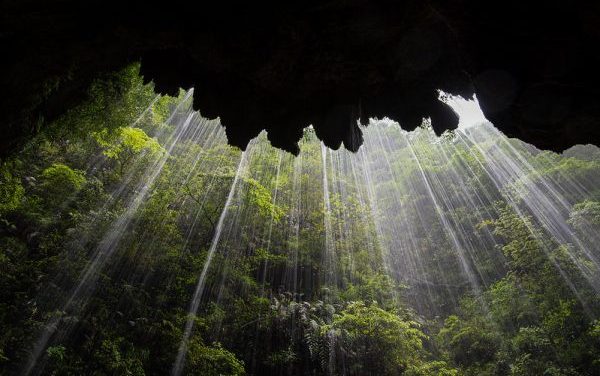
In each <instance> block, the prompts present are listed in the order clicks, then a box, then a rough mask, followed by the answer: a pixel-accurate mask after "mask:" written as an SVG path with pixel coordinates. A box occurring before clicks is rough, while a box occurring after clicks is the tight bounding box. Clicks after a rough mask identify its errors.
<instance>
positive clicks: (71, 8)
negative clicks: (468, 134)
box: [0, 0, 600, 155]
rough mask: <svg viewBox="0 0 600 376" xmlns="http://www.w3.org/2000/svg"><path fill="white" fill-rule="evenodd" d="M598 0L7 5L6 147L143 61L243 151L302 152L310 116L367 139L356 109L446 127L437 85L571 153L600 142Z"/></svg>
mask: <svg viewBox="0 0 600 376" xmlns="http://www.w3.org/2000/svg"><path fill="white" fill-rule="evenodd" d="M599 7H600V5H598V3H597V2H593V1H571V2H564V1H545V2H537V1H520V2H511V1H502V2H499V1H498V2H496V1H481V0H479V1H471V0H454V1H450V0H447V1H442V0H430V1H423V0H410V1H373V0H370V1H367V0H347V1H341V0H340V1H336V0H334V1H327V2H317V1H303V2H297V3H295V2H286V1H282V2H279V4H276V5H271V4H268V5H267V4H266V3H264V4H263V3H260V2H245V3H240V4H238V3H236V2H228V1H217V2H211V3H208V4H204V2H201V1H191V0H190V1H183V0H173V1H169V2H162V3H159V4H157V5H154V4H150V3H148V2H142V1H139V0H136V1H128V2H125V1H115V0H104V1H97V0H90V1H86V2H81V1H75V0H45V1H40V0H10V1H3V3H2V7H1V12H0V20H1V26H2V27H1V30H0V46H1V48H2V51H3V53H2V56H3V57H2V59H0V60H1V65H2V69H1V70H0V72H1V73H0V74H1V81H0V82H1V84H2V89H3V90H2V93H3V95H4V99H2V101H1V102H0V127H1V128H0V129H1V131H2V135H3V136H2V138H1V141H0V147H1V148H2V154H3V155H6V153H9V152H11V151H12V150H14V149H15V148H16V147H18V146H19V145H21V144H22V142H23V141H24V140H25V139H27V138H28V137H30V136H31V135H32V134H33V133H34V132H35V129H32V124H39V123H40V122H39V121H38V119H40V118H41V119H44V120H45V121H46V122H47V121H49V120H51V119H53V118H55V117H57V116H58V115H60V114H61V113H63V112H64V111H65V110H67V109H68V108H70V107H72V106H74V105H75V104H77V103H78V101H79V100H81V98H82V97H83V95H84V93H85V89H86V88H87V86H88V85H89V84H90V82H91V81H92V80H93V79H94V78H96V77H98V76H99V75H101V74H103V73H106V72H110V71H114V70H116V69H119V68H121V67H124V66H125V65H127V64H129V63H131V62H134V61H138V60H140V59H141V62H142V65H141V70H142V74H143V76H144V78H145V79H146V80H147V81H150V80H153V81H154V82H155V85H156V90H157V91H158V92H161V93H167V94H175V93H176V92H177V90H178V89H179V88H180V87H182V88H189V87H192V86H193V87H195V93H194V106H195V108H197V109H199V110H200V112H201V113H202V114H203V115H204V116H207V117H209V118H214V117H216V116H220V117H221V120H222V123H223V125H224V126H225V127H226V130H227V136H228V138H229V142H230V143H231V144H233V145H237V146H239V147H242V148H244V147H245V146H246V144H247V143H248V141H249V140H250V139H251V138H252V137H254V136H256V135H257V134H258V133H259V132H260V131H261V130H262V129H266V130H267V131H268V135H269V139H270V140H271V142H272V143H273V145H275V146H277V147H280V148H282V149H285V150H288V151H290V152H294V153H296V152H297V151H298V146H297V141H298V139H299V138H300V137H301V135H302V129H303V128H304V127H305V126H307V125H309V124H312V125H313V127H314V128H315V131H316V133H317V135H318V136H319V137H320V138H321V139H322V140H323V141H324V142H325V143H326V144H327V145H328V146H330V147H332V148H337V147H339V146H340V145H341V144H342V143H343V144H344V146H345V147H346V148H348V149H350V150H357V149H358V147H359V146H360V144H361V142H362V136H361V132H360V130H359V129H358V127H357V126H356V120H357V119H359V118H360V119H361V120H362V121H363V122H365V121H366V120H367V119H368V118H369V117H379V118H381V117H384V116H387V117H390V118H392V119H394V120H397V121H399V122H400V124H401V125H402V126H403V127H404V128H405V129H413V128H414V127H416V126H418V125H419V124H420V123H421V119H422V118H423V117H430V118H431V119H432V125H433V127H434V129H435V131H436V132H437V133H441V132H443V131H444V130H446V129H452V128H455V127H456V125H457V118H456V115H455V114H454V113H453V112H452V111H451V110H450V109H449V108H448V107H447V106H445V105H444V104H443V103H441V102H439V101H438V99H437V97H438V92H437V90H438V89H441V90H443V91H446V92H449V93H453V94H458V95H462V96H463V97H470V96H471V95H472V94H473V93H474V92H476V93H477V96H478V99H479V101H480V104H481V106H482V108H483V111H484V113H485V114H486V116H487V117H488V119H490V120H491V121H492V122H493V123H494V124H495V125H496V126H497V127H498V128H499V129H501V130H502V131H504V132H505V133H506V134H507V135H508V136H510V137H518V138H520V139H522V140H523V141H526V142H529V143H532V144H534V145H536V146H538V147H541V148H545V149H553V150H563V149H565V148H568V147H569V146H572V145H574V144H578V143H594V144H596V145H600V104H599V101H598V99H597V98H596V92H597V90H598V89H597V88H598V85H599V82H600V80H599V77H600V74H599V73H598V67H599V66H600V58H599V55H600V54H599V53H598V47H599V46H600V10H599Z"/></svg>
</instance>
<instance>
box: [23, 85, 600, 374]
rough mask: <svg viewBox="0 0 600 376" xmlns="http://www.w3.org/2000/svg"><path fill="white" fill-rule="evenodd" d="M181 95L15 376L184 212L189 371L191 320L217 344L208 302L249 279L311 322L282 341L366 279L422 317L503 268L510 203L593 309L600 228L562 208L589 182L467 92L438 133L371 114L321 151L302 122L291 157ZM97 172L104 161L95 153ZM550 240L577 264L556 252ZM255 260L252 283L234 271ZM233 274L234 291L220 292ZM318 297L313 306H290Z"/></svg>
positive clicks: (586, 194) (583, 194)
mask: <svg viewBox="0 0 600 376" xmlns="http://www.w3.org/2000/svg"><path fill="white" fill-rule="evenodd" d="M191 94H192V92H191V91H190V92H188V93H187V94H185V95H183V96H182V97H180V98H179V99H178V102H177V105H176V106H174V107H173V108H172V111H171V114H170V116H169V117H168V118H167V119H166V120H165V121H164V122H163V125H162V128H161V129H160V130H159V132H157V133H156V135H155V137H156V138H157V139H159V140H161V144H162V148H161V150H160V151H158V152H157V153H155V154H154V155H152V156H150V155H149V154H148V153H147V152H146V153H145V154H144V153H141V154H140V155H139V157H138V159H137V160H136V159H134V160H133V162H130V166H128V170H127V171H129V175H125V177H124V178H123V179H122V180H121V182H120V184H119V185H117V186H116V187H115V190H114V193H113V194H112V196H111V197H110V200H108V202H107V203H106V204H105V207H107V208H111V207H113V206H115V207H116V206H117V205H120V207H122V209H120V210H121V211H120V213H119V215H118V216H116V217H115V218H114V219H113V220H112V221H111V223H110V225H109V226H108V227H107V228H105V229H104V230H103V233H102V234H101V236H100V239H99V240H98V241H97V242H96V243H94V241H93V239H91V238H90V239H88V238H85V237H82V238H81V239H80V243H81V244H85V245H86V247H90V245H93V247H92V248H91V249H92V250H91V252H89V254H88V255H87V260H88V262H87V264H86V265H85V266H84V267H83V268H82V270H81V273H80V274H79V278H78V280H77V281H76V282H75V284H74V285H73V289H72V290H71V292H70V293H69V294H67V298H66V299H65V300H64V301H61V302H58V304H56V306H55V309H56V310H57V311H58V312H59V313H58V314H57V315H55V316H54V317H50V318H49V319H48V321H47V323H46V325H45V326H44V328H43V329H42V330H41V331H40V334H39V336H38V338H37V340H36V341H35V343H34V344H33V346H32V350H31V353H30V356H29V358H28V361H27V362H26V364H25V365H24V367H23V368H22V370H21V373H22V374H39V373H43V372H44V367H45V357H46V356H45V352H47V349H48V348H49V347H50V346H52V345H53V344H58V343H61V341H65V340H67V339H68V338H69V336H73V335H76V331H77V330H78V328H79V327H78V325H79V324H78V321H77V320H82V319H83V318H85V316H86V314H87V312H88V311H87V310H88V301H90V300H92V299H93V297H94V296H95V294H96V293H97V289H98V288H99V285H101V284H102V281H103V279H104V278H106V275H112V276H114V277H115V278H116V276H118V278H121V279H122V280H123V281H124V283H125V284H126V285H127V286H133V285H142V286H143V285H144V284H145V283H147V281H150V280H151V279H152V278H154V277H155V274H156V273H157V272H156V271H155V270H153V269H150V268H149V269H147V270H146V269H145V267H144V265H145V264H144V262H145V261H144V260H146V258H147V257H149V256H148V255H146V254H144V250H143V247H142V246H140V245H139V244H152V243H161V242H168V241H169V239H168V236H167V235H163V233H161V232H160V231H158V230H157V229H165V228H168V227H169V226H174V224H181V223H184V224H185V226H184V227H185V229H186V230H185V231H184V232H183V234H182V235H183V236H182V239H183V240H182V241H181V243H180V244H179V243H178V245H177V247H179V248H178V249H177V251H178V252H180V256H178V257H180V258H182V260H183V257H192V258H193V260H194V262H195V263H196V264H195V265H194V268H195V270H198V271H199V273H198V275H197V278H196V279H195V280H194V282H193V283H192V282H190V281H189V280H186V281H180V280H178V278H177V276H175V275H174V276H170V277H169V278H168V279H167V280H168V281H169V282H168V283H167V285H166V286H165V289H173V290H172V291H178V292H181V291H184V292H185V294H187V295H189V305H188V306H187V309H186V308H184V307H180V308H179V309H180V313H179V314H180V317H181V318H182V319H181V320H180V321H181V322H180V324H181V326H180V327H179V328H177V329H173V330H174V331H176V332H177V335H178V337H179V341H178V343H179V346H178V347H177V350H176V351H175V353H176V356H175V357H174V358H173V359H172V361H173V364H172V368H171V370H170V371H171V374H172V375H180V374H182V373H185V372H187V371H186V370H188V368H186V367H188V364H189V363H190V361H191V362H192V364H191V365H189V367H194V364H196V363H194V362H197V359H195V358H193V357H192V359H191V360H190V359H188V358H190V355H189V354H190V353H191V352H193V351H195V350H194V349H197V348H199V347H201V346H207V345H206V344H205V343H200V342H199V340H198V338H197V335H196V333H195V332H196V331H198V330H206V329H202V328H201V329H198V326H199V324H198V322H200V321H202V320H201V319H200V318H202V317H211V320H213V321H211V323H212V324H211V325H214V326H213V330H212V332H211V333H210V334H209V336H210V337H211V339H212V340H213V341H214V342H218V341H223V340H226V339H227V338H226V330H225V329H226V328H224V327H222V322H221V320H222V319H220V318H219V317H221V316H223V314H222V313H219V312H218V311H215V308H214V305H215V304H218V303H220V302H223V301H231V300H232V297H231V295H232V294H239V299H242V298H243V297H244V296H245V294H249V293H248V291H251V290H253V289H255V288H258V290H260V293H259V294H258V298H257V300H258V301H259V303H260V302H262V301H261V300H260V299H268V300H269V301H270V302H271V303H270V304H271V305H270V309H271V310H273V311H277V312H279V313H280V314H281V315H282V316H285V317H292V318H293V320H298V321H299V322H303V323H304V322H306V323H307V324H303V325H305V327H303V329H302V330H301V331H298V330H291V334H290V337H291V338H302V336H307V334H306V333H311V332H310V327H311V325H312V326H315V325H322V327H327V325H331V323H332V322H333V321H334V312H333V310H334V309H333V304H336V301H335V300H336V299H334V293H337V292H339V291H346V294H348V295H351V293H353V294H362V293H364V294H365V296H367V297H368V298H371V299H373V301H375V300H376V298H377V297H376V296H373V295H372V293H371V292H368V291H367V292H363V290H361V289H364V290H365V291H366V288H365V287H364V286H368V284H369V283H374V282H373V281H375V280H378V281H383V282H381V283H384V284H385V283H389V286H398V285H402V286H405V287H406V290H405V291H404V293H402V295H403V296H404V297H403V298H404V299H405V300H406V301H407V302H408V305H409V306H411V307H413V308H414V309H415V310H416V311H417V312H419V313H420V314H422V315H426V316H430V317H435V316H436V315H440V314H442V312H448V311H452V310H453V309H455V308H456V307H457V306H458V305H459V301H460V300H461V296H463V295H465V294H472V295H475V296H482V295H483V291H484V290H486V289H487V288H489V287H490V286H491V285H493V284H494V283H495V282H496V281H498V280H499V279H500V278H502V276H503V275H504V274H505V273H506V269H507V263H508V261H507V256H506V255H505V254H504V253H503V252H502V248H503V247H505V246H506V245H505V244H504V243H502V241H501V240H500V239H499V235H498V233H497V232H494V231H492V230H491V229H490V227H489V226H490V223H492V222H494V221H496V220H497V219H498V218H500V217H501V216H502V215H503V213H505V212H506V210H511V213H516V215H517V217H518V218H520V219H521V220H522V221H523V222H524V223H525V224H526V225H527V226H529V228H530V232H531V236H532V239H538V240H540V239H542V238H543V239H542V240H543V244H544V252H545V254H546V256H547V257H548V258H550V259H551V260H552V264H553V265H554V266H555V268H556V273H558V274H560V275H561V276H562V278H563V279H564V280H565V282H566V283H567V284H568V285H569V286H570V289H571V290H572V292H573V293H574V294H575V296H576V297H577V299H579V301H580V303H581V304H582V305H584V306H585V307H587V308H586V309H587V314H588V315H590V316H591V317H596V316H597V309H596V308H593V307H594V306H595V304H596V303H595V302H593V301H590V299H592V300H593V299H594V297H592V298H590V294H589V293H588V292H586V291H587V290H586V288H588V287H590V288H592V289H593V290H594V291H596V293H597V292H599V291H600V279H599V275H600V274H599V273H598V268H599V267H600V265H599V262H598V260H599V258H600V255H599V254H598V251H597V246H596V244H597V243H596V242H597V241H598V233H597V230H598V229H597V226H596V225H595V224H594V223H592V222H590V221H586V220H582V221H579V222H578V225H577V228H574V225H573V224H572V222H573V221H572V220H571V219H570V217H569V216H570V215H571V212H572V209H573V206H574V205H575V204H578V203H581V202H584V201H585V200H586V199H591V198H594V197H595V196H594V195H595V194H596V193H595V192H594V188H595V186H597V185H598V183H599V182H600V181H598V180H597V177H594V176H592V177H589V176H588V177H585V178H578V177H571V176H567V175H565V174H564V173H563V172H560V173H557V174H548V173H547V172H548V170H549V169H550V168H551V167H552V163H554V162H555V161H556V160H553V159H552V158H553V157H551V156H548V155H545V156H543V158H542V157H539V158H538V155H539V154H540V152H539V151H537V150H533V149H532V148H530V147H528V146H526V145H523V144H522V143H518V142H516V141H514V140H510V139H508V138H506V137H505V136H504V135H502V134H501V133H500V132H498V131H497V130H496V129H495V128H493V126H492V125H491V124H489V123H488V122H486V121H485V119H483V117H482V115H481V114H480V112H477V107H476V103H475V102H472V101H464V100H462V99H460V98H453V97H451V96H446V97H444V100H445V101H446V102H447V103H449V104H450V105H452V106H453V108H455V109H456V111H457V112H458V113H459V115H461V124H460V126H459V129H457V130H456V131H455V132H454V134H453V135H448V136H444V137H443V138H441V139H440V138H437V137H435V135H434V134H433V132H432V130H431V129H430V128H428V127H427V126H426V124H425V126H424V127H423V128H420V129H417V130H416V131H414V132H410V133H409V132H405V131H403V130H402V129H401V128H400V127H399V126H398V125H397V124H394V123H393V122H391V121H388V120H382V121H376V120H372V121H371V124H370V125H369V126H367V127H363V128H362V129H363V132H364V145H363V146H362V147H361V149H360V150H359V151H358V152H357V153H350V152H348V151H346V150H338V151H332V150H329V149H328V148H326V147H325V146H324V145H323V144H322V143H321V142H320V141H319V140H318V139H317V138H316V136H315V134H314V132H313V131H312V130H311V129H310V128H307V129H306V130H305V136H304V138H303V140H302V142H301V153H300V155H299V156H298V157H293V156H291V155H289V154H285V153H283V152H281V151H280V150H277V149H275V148H273V147H271V146H270V145H269V143H268V141H267V138H266V135H265V134H261V135H259V136H258V137H257V138H256V139H255V140H253V141H252V142H251V143H250V145H249V146H248V148H247V150H246V151H244V152H241V151H239V150H236V149H234V148H232V147H229V146H228V145H227V143H226V137H225V133H224V130H223V128H222V127H221V125H220V124H219V122H218V121H216V120H213V121H209V120H206V119H204V118H202V117H201V116H200V114H199V113H196V112H194V111H192V110H191V108H190V107H191V103H190V102H191V99H190V98H191ZM157 100H158V99H157V98H154V99H153V101H152V102H151V104H150V106H149V107H148V109H147V110H146V111H144V112H143V113H142V114H141V115H140V116H139V118H137V120H135V122H134V123H133V126H137V125H138V123H140V122H143V119H144V116H148V112H149V111H150V109H152V108H153V106H154V105H155V103H156V101H157ZM473 104H474V105H475V107H473ZM469 106H471V107H469ZM150 112H151V111H150ZM469 116H471V119H470V120H469V119H468V117H469ZM144 158H150V159H151V160H150V162H148V161H147V160H145V162H144V161H143V160H144ZM595 162H596V163H598V162H599V161H595ZM94 168H102V167H101V164H97V163H94ZM164 192H168V194H166V193H164ZM163 196H164V197H163ZM173 208H177V211H175V210H174V209H173ZM506 208H509V209H506ZM152 210H173V213H172V217H167V218H164V219H163V220H162V221H160V222H159V223H156V224H153V226H155V227H151V225H150V224H149V220H148V219H144V220H142V219H140V218H141V217H142V214H147V213H151V212H152ZM98 216H100V214H98ZM151 217H152V216H150V218H151ZM98 221H100V219H98ZM92 223H94V222H92ZM542 240H540V241H542ZM136 242H137V243H138V245H137V246H132V244H134V243H136ZM557 247H560V249H561V252H562V253H561V254H564V255H566V259H567V260H570V262H572V265H574V266H575V267H576V270H577V273H576V274H574V270H571V269H569V270H565V267H564V263H563V261H561V260H562V259H561V260H557V258H556V257H557V256H556V250H555V249H556V248H557ZM153 252H160V250H153ZM132 254H133V255H134V256H131V255H132ZM153 254H154V253H153ZM126 256H127V257H126ZM128 257H133V259H134V260H136V262H137V264H136V265H134V266H133V268H134V269H133V270H131V269H125V266H123V265H124V264H122V263H124V262H125V261H124V260H126V259H127V258H128ZM254 269H256V273H255V274H256V279H257V280H258V287H256V286H255V283H254V281H252V280H249V278H248V277H240V276H239V275H238V274H239V270H254ZM449 271H452V272H449ZM457 271H458V272H457ZM111 273H112V274H111ZM57 278H58V277H57ZM581 278H583V280H584V281H585V282H586V283H587V285H588V286H584V285H582V284H581V282H580V279H581ZM229 284H231V285H232V286H234V287H233V288H232V289H228V288H226V287H227V286H229ZM182 285H183V286H185V287H181V286H182ZM190 286H194V287H193V288H190ZM386 286H388V285H386ZM390 288H392V287H390ZM231 290H233V292H232V291H231ZM348 291H350V292H348ZM398 291H400V290H398ZM398 291H396V290H394V291H393V292H392V291H390V293H393V295H394V296H395V298H394V299H400V298H399V297H398V295H400V293H398ZM369 294H371V295H369ZM357 296H358V295H357ZM361 296H362V295H361ZM316 297H318V300H319V302H320V303H319V304H320V305H318V307H320V308H318V309H317V308H315V307H312V308H311V309H312V311H311V309H308V308H302V307H301V305H302V304H304V303H303V302H306V301H310V300H311V299H316ZM259 303H256V304H259ZM118 304H122V305H125V304H127V303H126V302H119V303H118ZM480 304H481V305H482V306H485V303H483V301H482V300H480ZM298 307H300V308H298ZM115 309H117V308H115ZM482 309H483V310H485V311H486V312H487V311H488V308H487V307H482ZM294 310H295V311H294ZM317 310H322V311H324V312H326V313H325V314H324V317H325V318H324V319H323V323H320V324H318V323H317V322H316V320H315V319H312V321H311V320H309V319H308V317H309V315H310V314H314V312H317ZM330 311H331V312H330ZM311 312H312V313H311ZM211 315H212V316H211ZM219 315H221V316H219ZM67 316H68V317H76V318H77V320H71V321H70V320H68V319H67ZM213 316H214V317H216V318H214V317H213ZM264 317H268V315H267V314H266V313H261V314H260V315H258V317H244V318H243V320H246V321H244V322H241V323H239V326H240V327H241V328H245V327H246V326H256V329H255V331H254V333H256V334H255V335H256V337H258V334H257V333H259V324H260V321H261V320H262V318H264ZM207 320H208V319H207ZM240 320H242V319H240ZM313 322H314V323H313ZM202 325H204V326H206V325H208V324H206V323H204V322H203V323H202ZM202 325H201V326H202ZM282 326H283V325H282ZM205 335H206V334H205ZM338 335H339V331H338V332H336V331H335V330H333V329H328V331H327V332H326V340H325V341H324V342H322V343H324V344H323V346H325V347H327V349H328V350H329V351H328V352H327V354H326V356H322V358H327V359H326V360H324V362H326V363H327V365H326V367H325V368H326V370H327V372H329V373H339V372H342V373H343V372H345V371H344V368H343V367H345V365H344V364H345V363H344V362H343V358H341V357H340V355H339V352H340V350H339V349H338V350H336V346H337V345H336V343H337V342H338V340H337V338H338V337H337V336H338ZM257 345H258V344H256V343H254V346H257ZM311 351H312V350H311ZM336 351H337V353H336ZM252 354H253V355H252V359H253V361H252V365H251V366H252V367H258V365H257V360H256V349H255V350H254V351H253V352H252ZM311 354H312V355H311V356H315V357H316V356H317V355H318V354H317V353H316V352H311ZM315 354H317V355H315ZM340 359H342V360H340ZM340 364H341V365H340ZM340 367H342V368H340Z"/></svg>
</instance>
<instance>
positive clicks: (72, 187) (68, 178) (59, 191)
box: [42, 163, 86, 198]
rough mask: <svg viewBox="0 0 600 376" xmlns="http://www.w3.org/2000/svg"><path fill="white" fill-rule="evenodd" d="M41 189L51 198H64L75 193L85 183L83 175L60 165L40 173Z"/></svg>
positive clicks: (56, 164) (55, 164) (53, 165)
mask: <svg viewBox="0 0 600 376" xmlns="http://www.w3.org/2000/svg"><path fill="white" fill-rule="evenodd" d="M42 179H43V180H42V187H43V189H44V191H45V192H47V193H48V194H49V195H50V196H51V197H56V198H59V197H62V198H66V197H69V196H71V195H72V194H74V193H77V192H78V191H79V190H81V188H82V187H83V185H84V184H85V183H86V178H85V175H84V174H83V173H82V172H81V171H76V170H73V169H72V168H70V167H69V166H66V165H64V164H61V163H54V164H52V165H51V166H50V167H48V168H46V169H45V170H44V171H42Z"/></svg>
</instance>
